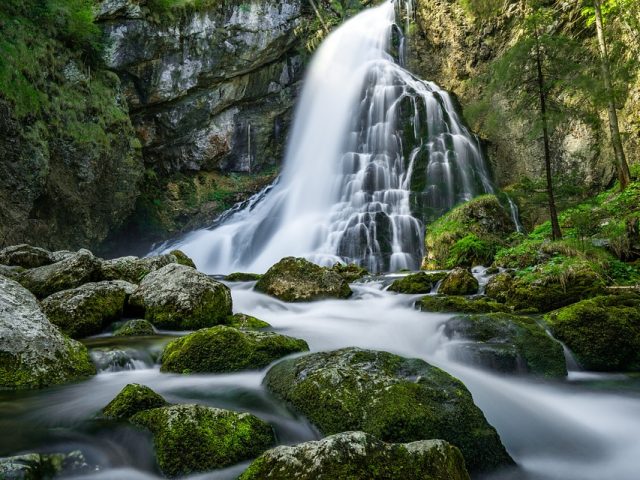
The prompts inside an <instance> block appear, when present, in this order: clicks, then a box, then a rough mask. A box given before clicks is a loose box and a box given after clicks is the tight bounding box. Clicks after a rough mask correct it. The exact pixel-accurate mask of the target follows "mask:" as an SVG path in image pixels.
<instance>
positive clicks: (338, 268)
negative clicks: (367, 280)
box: [331, 263, 369, 283]
mask: <svg viewBox="0 0 640 480" xmlns="http://www.w3.org/2000/svg"><path fill="white" fill-rule="evenodd" d="M331 271H332V272H336V273H337V274H338V275H340V276H341V277H342V278H344V279H345V280H346V281H347V282H349V283H351V282H355V281H356V280H360V279H361V278H362V277H366V276H367V275H369V271H368V270H367V269H366V268H362V267H361V266H359V265H356V264H355V263H348V264H345V263H336V264H335V265H334V266H333V267H331Z"/></svg>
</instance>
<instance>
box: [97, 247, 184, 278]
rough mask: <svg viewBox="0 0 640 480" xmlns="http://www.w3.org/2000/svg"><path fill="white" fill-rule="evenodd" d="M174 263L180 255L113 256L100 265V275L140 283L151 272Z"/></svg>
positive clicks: (177, 261)
mask: <svg viewBox="0 0 640 480" xmlns="http://www.w3.org/2000/svg"><path fill="white" fill-rule="evenodd" d="M185 257H186V255H185ZM187 258H188V257H187ZM172 263H180V262H179V260H178V257H177V256H176V255H173V254H166V255H156V256H153V257H145V258H138V257H133V256H130V257H119V258H113V259H111V260H104V261H103V262H102V264H101V265H100V277H101V278H102V279H103V280H124V281H126V282H131V283H140V282H141V281H142V279H143V278H144V277H146V276H147V275H148V274H149V273H151V272H154V271H156V270H159V269H161V268H162V267H166V266H167V265H170V264H172ZM186 266H191V265H186Z"/></svg>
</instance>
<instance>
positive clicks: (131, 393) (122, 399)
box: [102, 383, 168, 420]
mask: <svg viewBox="0 0 640 480" xmlns="http://www.w3.org/2000/svg"><path fill="white" fill-rule="evenodd" d="M166 405H168V403H167V401H166V400H165V399H164V398H162V397H161V396H160V395H158V394H157V393H156V392H154V391H153V390H151V389H150V388H149V387H147V386H145V385H140V384H137V383H130V384H129V385H126V386H125V387H124V388H123V389H122V390H121V391H120V393H118V395H116V396H115V397H114V399H113V400H111V401H110V402H109V404H108V405H107V406H106V407H104V408H103V409H102V413H103V415H104V416H105V417H107V418H116V419H123V420H124V419H128V418H131V417H133V416H134V415H135V414H136V413H139V412H143V411H145V410H151V409H152V408H159V407H164V406H166Z"/></svg>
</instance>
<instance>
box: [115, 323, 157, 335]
mask: <svg viewBox="0 0 640 480" xmlns="http://www.w3.org/2000/svg"><path fill="white" fill-rule="evenodd" d="M155 334H156V329H155V328H153V325H152V324H151V322H149V321H148V320H142V319H140V318H137V319H134V320H127V321H126V322H125V323H124V324H123V325H121V326H120V327H118V328H117V329H116V330H115V331H114V332H113V335H114V336H115V337H144V336H149V335H155Z"/></svg>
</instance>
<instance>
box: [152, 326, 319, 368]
mask: <svg viewBox="0 0 640 480" xmlns="http://www.w3.org/2000/svg"><path fill="white" fill-rule="evenodd" d="M308 349H309V346H308V345H307V342H305V341H304V340H299V339H297V338H292V337H287V336H284V335H279V334H277V333H273V332H253V331H240V330H238V329H235V328H231V327H226V326H223V325H218V326H217V327H212V328H206V329H202V330H199V331H197V332H194V333H191V334H189V335H187V336H185V337H182V338H179V339H177V340H174V341H172V342H171V343H169V344H168V345H167V346H166V347H165V349H164V352H163V353H162V360H161V363H162V367H161V371H163V372H177V373H192V372H236V371H240V370H249V369H259V368H263V367H266V366H267V365H269V364H270V363H271V362H273V361H274V360H277V359H279V358H281V357H284V356H285V355H289V354H291V353H296V352H303V351H306V350H308Z"/></svg>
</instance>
